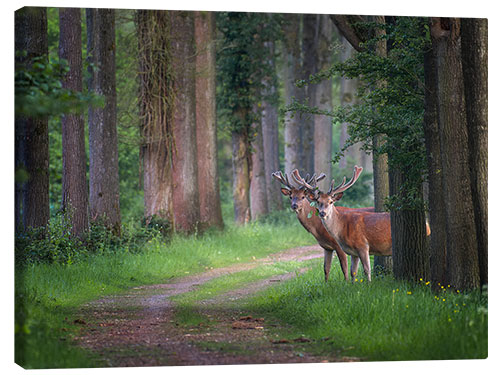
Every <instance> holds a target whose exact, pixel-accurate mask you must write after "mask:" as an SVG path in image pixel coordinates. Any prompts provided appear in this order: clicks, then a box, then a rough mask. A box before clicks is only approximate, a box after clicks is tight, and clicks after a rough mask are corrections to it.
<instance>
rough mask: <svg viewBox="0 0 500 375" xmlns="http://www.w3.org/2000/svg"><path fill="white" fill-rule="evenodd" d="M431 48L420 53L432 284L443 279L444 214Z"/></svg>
mask: <svg viewBox="0 0 500 375" xmlns="http://www.w3.org/2000/svg"><path fill="white" fill-rule="evenodd" d="M434 52H435V51H434V50H433V49H432V48H429V49H428V51H427V52H426V53H425V55H424V70H425V114H424V136H425V149H426V154H427V168H428V174H429V178H428V181H429V222H430V227H431V236H430V264H431V281H432V286H433V287H437V286H438V285H439V284H441V285H444V284H445V282H446V214H445V211H446V209H445V202H444V200H443V194H444V192H443V178H442V176H443V173H442V164H441V149H440V145H439V113H438V103H437V71H436V61H435V55H434Z"/></svg>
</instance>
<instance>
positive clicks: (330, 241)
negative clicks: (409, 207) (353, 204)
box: [272, 171, 373, 281]
mask: <svg viewBox="0 0 500 375" xmlns="http://www.w3.org/2000/svg"><path fill="white" fill-rule="evenodd" d="M272 176H273V177H274V178H276V179H277V180H278V181H279V182H281V184H283V186H284V187H282V188H281V192H282V193H283V195H286V196H288V197H289V198H290V205H291V208H292V210H294V211H295V213H296V215H297V219H299V221H300V223H301V224H302V226H303V227H304V228H305V229H306V230H307V231H308V232H309V233H311V234H312V235H313V236H314V238H315V239H316V241H318V244H319V245H320V246H321V247H322V248H323V250H324V262H323V270H324V274H325V281H328V277H329V274H330V268H331V263H332V256H333V251H335V252H336V253H337V257H338V258H339V262H340V268H341V269H342V273H343V274H344V278H345V279H346V280H348V279H349V275H348V269H347V255H346V254H345V253H344V252H343V251H342V249H341V248H340V246H339V245H338V243H337V241H335V239H334V238H333V237H332V236H331V235H330V234H329V233H328V232H327V230H326V229H325V227H324V226H323V223H322V222H321V219H320V218H319V217H318V211H317V210H316V208H314V207H312V206H311V205H310V203H309V201H308V200H307V199H306V189H305V188H304V187H299V188H296V187H294V186H292V185H291V184H290V183H289V181H288V176H287V175H286V174H285V176H283V174H282V173H281V171H277V172H274V173H273V174H272ZM323 178H325V175H324V174H321V175H320V176H318V177H316V175H313V176H312V177H311V178H309V175H308V176H306V180H307V182H308V184H309V185H310V186H316V183H317V182H318V181H321V180H322V179H323ZM337 208H338V209H339V210H362V211H373V207H367V208H361V209H349V208H345V207H337ZM355 271H357V268H356V270H355ZM351 276H352V277H354V276H353V275H352V272H351Z"/></svg>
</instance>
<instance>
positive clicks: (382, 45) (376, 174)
mask: <svg viewBox="0 0 500 375" xmlns="http://www.w3.org/2000/svg"><path fill="white" fill-rule="evenodd" d="M373 21H374V22H377V23H379V24H385V18H384V16H375V17H373ZM375 35H376V36H379V37H380V36H383V35H385V29H379V28H376V29H375ZM375 48H376V51H375V53H376V54H377V55H378V56H381V57H386V56H387V44H386V41H385V39H382V40H380V41H379V42H377V45H376V47H375ZM379 84H380V85H385V84H386V83H385V82H380V83H379ZM383 142H384V141H383V139H382V136H381V135H378V136H375V137H374V138H373V147H374V148H375V149H377V148H379V147H380V146H381V145H382V144H383ZM388 195H389V167H388V156H387V154H379V155H374V156H373V200H374V206H375V211H376V212H384V211H385V209H384V201H385V198H386V197H387V196H388ZM393 248H394V243H393ZM373 266H374V267H373V268H374V270H375V272H390V271H391V270H392V268H393V264H392V257H380V256H375V257H374V260H373Z"/></svg>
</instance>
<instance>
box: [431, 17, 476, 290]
mask: <svg viewBox="0 0 500 375" xmlns="http://www.w3.org/2000/svg"><path fill="white" fill-rule="evenodd" d="M431 39H432V45H433V48H434V49H435V51H436V59H437V61H436V65H437V76H438V92H437V95H438V103H439V139H440V147H441V156H442V171H443V172H442V173H443V181H444V184H443V187H444V189H443V190H444V201H445V208H446V234H447V235H446V241H447V246H446V278H447V281H448V283H449V284H451V285H453V286H454V287H456V288H459V289H473V288H476V287H478V286H479V285H480V276H479V260H478V250H477V249H478V247H477V235H476V225H475V220H474V215H473V212H474V204H473V199H472V191H471V180H470V165H469V154H470V151H469V144H468V142H469V141H468V133H467V119H466V111H465V103H464V91H463V82H464V78H463V73H462V62H461V46H460V19H457V18H433V19H431Z"/></svg>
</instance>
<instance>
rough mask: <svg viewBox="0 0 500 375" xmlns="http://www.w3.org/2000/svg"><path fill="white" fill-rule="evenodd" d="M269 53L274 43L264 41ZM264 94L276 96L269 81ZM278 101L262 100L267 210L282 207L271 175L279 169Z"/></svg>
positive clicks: (279, 193) (278, 189)
mask: <svg viewBox="0 0 500 375" xmlns="http://www.w3.org/2000/svg"><path fill="white" fill-rule="evenodd" d="M266 44H267V47H268V48H269V50H270V55H271V56H274V43H273V42H266ZM269 64H270V65H271V68H272V69H273V71H274V69H275V61H274V58H271V59H270V60H269ZM264 95H265V97H268V98H276V96H277V95H278V93H277V90H276V87H275V86H274V84H273V83H272V82H271V81H269V80H268V81H267V82H265V83H264ZM277 108H278V103H277V102H276V103H275V102H271V101H270V100H269V99H264V101H263V102H262V144H263V150H264V169H265V178H266V187H267V191H266V194H265V195H266V197H267V207H268V209H269V211H274V210H281V209H283V200H282V198H281V192H280V183H279V182H278V181H276V179H274V178H273V177H272V173H273V172H276V171H277V170H279V169H280V161H279V134H278V110H277Z"/></svg>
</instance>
